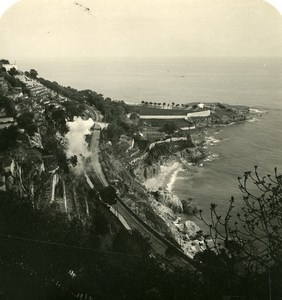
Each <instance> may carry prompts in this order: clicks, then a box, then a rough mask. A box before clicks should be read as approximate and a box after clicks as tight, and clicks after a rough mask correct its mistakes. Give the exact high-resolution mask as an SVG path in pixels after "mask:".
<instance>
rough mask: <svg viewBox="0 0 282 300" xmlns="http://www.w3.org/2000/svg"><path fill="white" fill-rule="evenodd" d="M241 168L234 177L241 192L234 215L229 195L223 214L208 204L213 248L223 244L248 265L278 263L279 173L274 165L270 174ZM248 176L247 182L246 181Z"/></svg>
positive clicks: (281, 227)
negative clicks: (272, 173)
mask: <svg viewBox="0 0 282 300" xmlns="http://www.w3.org/2000/svg"><path fill="white" fill-rule="evenodd" d="M257 169H258V168H257V166H255V172H254V174H252V173H251V172H250V171H249V172H245V174H244V178H243V179H242V178H240V177H239V178H238V180H239V188H240V190H241V191H242V193H243V206H242V208H241V211H240V210H237V218H236V217H234V214H235V213H236V210H235V200H234V198H233V197H232V198H231V201H230V206H229V209H228V211H227V213H226V215H225V216H224V217H222V216H220V215H219V214H218V213H217V210H216V206H217V205H216V204H212V205H211V224H208V223H207V221H205V220H204V218H203V217H202V214H201V213H200V218H201V219H202V220H204V221H205V222H206V224H207V225H209V227H210V233H211V237H212V239H213V243H214V248H215V250H216V251H217V252H220V250H221V249H222V247H224V248H225V249H226V250H227V251H228V252H229V253H230V254H231V255H235V256H239V257H240V258H241V259H242V261H244V263H245V264H247V266H248V267H251V268H253V267H257V268H259V269H265V268H268V267H269V266H270V265H272V264H275V265H281V264H282V251H281V249H282V201H281V200H282V198H281V197H282V176H281V175H278V173H277V169H275V174H274V177H272V176H271V175H267V176H263V177H262V176H260V175H259V173H258V170H257ZM250 180H251V184H250V182H249V181H250Z"/></svg>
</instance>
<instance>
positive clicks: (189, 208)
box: [181, 200, 198, 215]
mask: <svg viewBox="0 0 282 300" xmlns="http://www.w3.org/2000/svg"><path fill="white" fill-rule="evenodd" d="M181 203H182V207H183V212H184V213H185V214H187V215H193V214H194V213H196V212H198V208H197V206H196V205H195V204H193V203H192V202H191V201H190V200H182V201H181Z"/></svg>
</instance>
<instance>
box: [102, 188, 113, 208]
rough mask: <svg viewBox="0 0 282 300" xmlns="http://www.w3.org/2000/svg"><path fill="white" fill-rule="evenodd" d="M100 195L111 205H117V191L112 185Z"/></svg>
mask: <svg viewBox="0 0 282 300" xmlns="http://www.w3.org/2000/svg"><path fill="white" fill-rule="evenodd" d="M100 195H101V198H102V200H103V201H104V202H106V203H108V204H110V205H113V204H116V202H117V192H116V189H115V188H114V187H113V186H111V185H109V186H107V187H104V188H103V189H102V190H101V191H100Z"/></svg>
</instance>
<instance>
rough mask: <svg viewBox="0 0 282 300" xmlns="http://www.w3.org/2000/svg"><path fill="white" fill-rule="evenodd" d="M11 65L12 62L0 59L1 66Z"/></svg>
mask: <svg viewBox="0 0 282 300" xmlns="http://www.w3.org/2000/svg"><path fill="white" fill-rule="evenodd" d="M2 64H3V65H5V64H10V62H9V61H8V60H7V59H0V65H2Z"/></svg>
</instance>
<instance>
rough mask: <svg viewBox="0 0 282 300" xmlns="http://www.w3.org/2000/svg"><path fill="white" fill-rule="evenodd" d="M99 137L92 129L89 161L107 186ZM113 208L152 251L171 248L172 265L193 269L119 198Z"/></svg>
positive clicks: (92, 110) (163, 251) (189, 261)
mask: <svg viewBox="0 0 282 300" xmlns="http://www.w3.org/2000/svg"><path fill="white" fill-rule="evenodd" d="M87 108H88V110H89V112H90V114H91V115H92V119H93V120H94V121H96V120H97V121H100V120H101V115H100V114H99V112H98V111H97V110H96V109H95V108H93V107H91V106H87ZM99 138H100V130H94V131H93V133H92V139H91V151H92V155H91V163H92V166H93V170H94V172H95V174H96V176H97V178H99V180H100V182H101V183H102V184H103V186H107V185H108V182H107V179H106V177H105V175H104V173H103V170H102V167H101V164H100V161H99ZM113 208H114V209H115V210H116V211H117V212H118V213H119V214H120V215H121V216H122V217H123V218H124V220H125V221H126V222H127V224H128V225H129V226H130V228H132V229H137V230H138V231H139V232H141V233H142V234H143V235H144V236H145V237H147V238H149V241H150V243H151V246H152V249H153V251H154V253H157V254H159V255H162V256H166V251H167V249H168V248H171V249H172V251H173V252H174V254H173V255H172V257H170V260H171V262H172V264H173V265H175V266H181V267H188V268H189V269H195V267H194V264H193V262H192V259H191V258H189V257H188V256H186V255H185V254H184V253H183V252H182V251H180V250H179V249H177V248H176V247H175V246H174V245H173V244H172V243H170V242H169V241H168V240H166V239H165V238H164V237H163V236H161V234H160V233H158V232H156V231H155V230H154V229H153V228H151V227H150V226H149V225H147V224H146V223H145V222H144V221H143V220H142V219H140V218H139V216H137V215H136V214H135V213H134V212H133V211H132V210H131V209H130V208H129V207H127V206H126V204H125V203H124V202H123V201H122V200H121V199H120V198H118V200H117V203H116V204H115V205H113Z"/></svg>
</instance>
